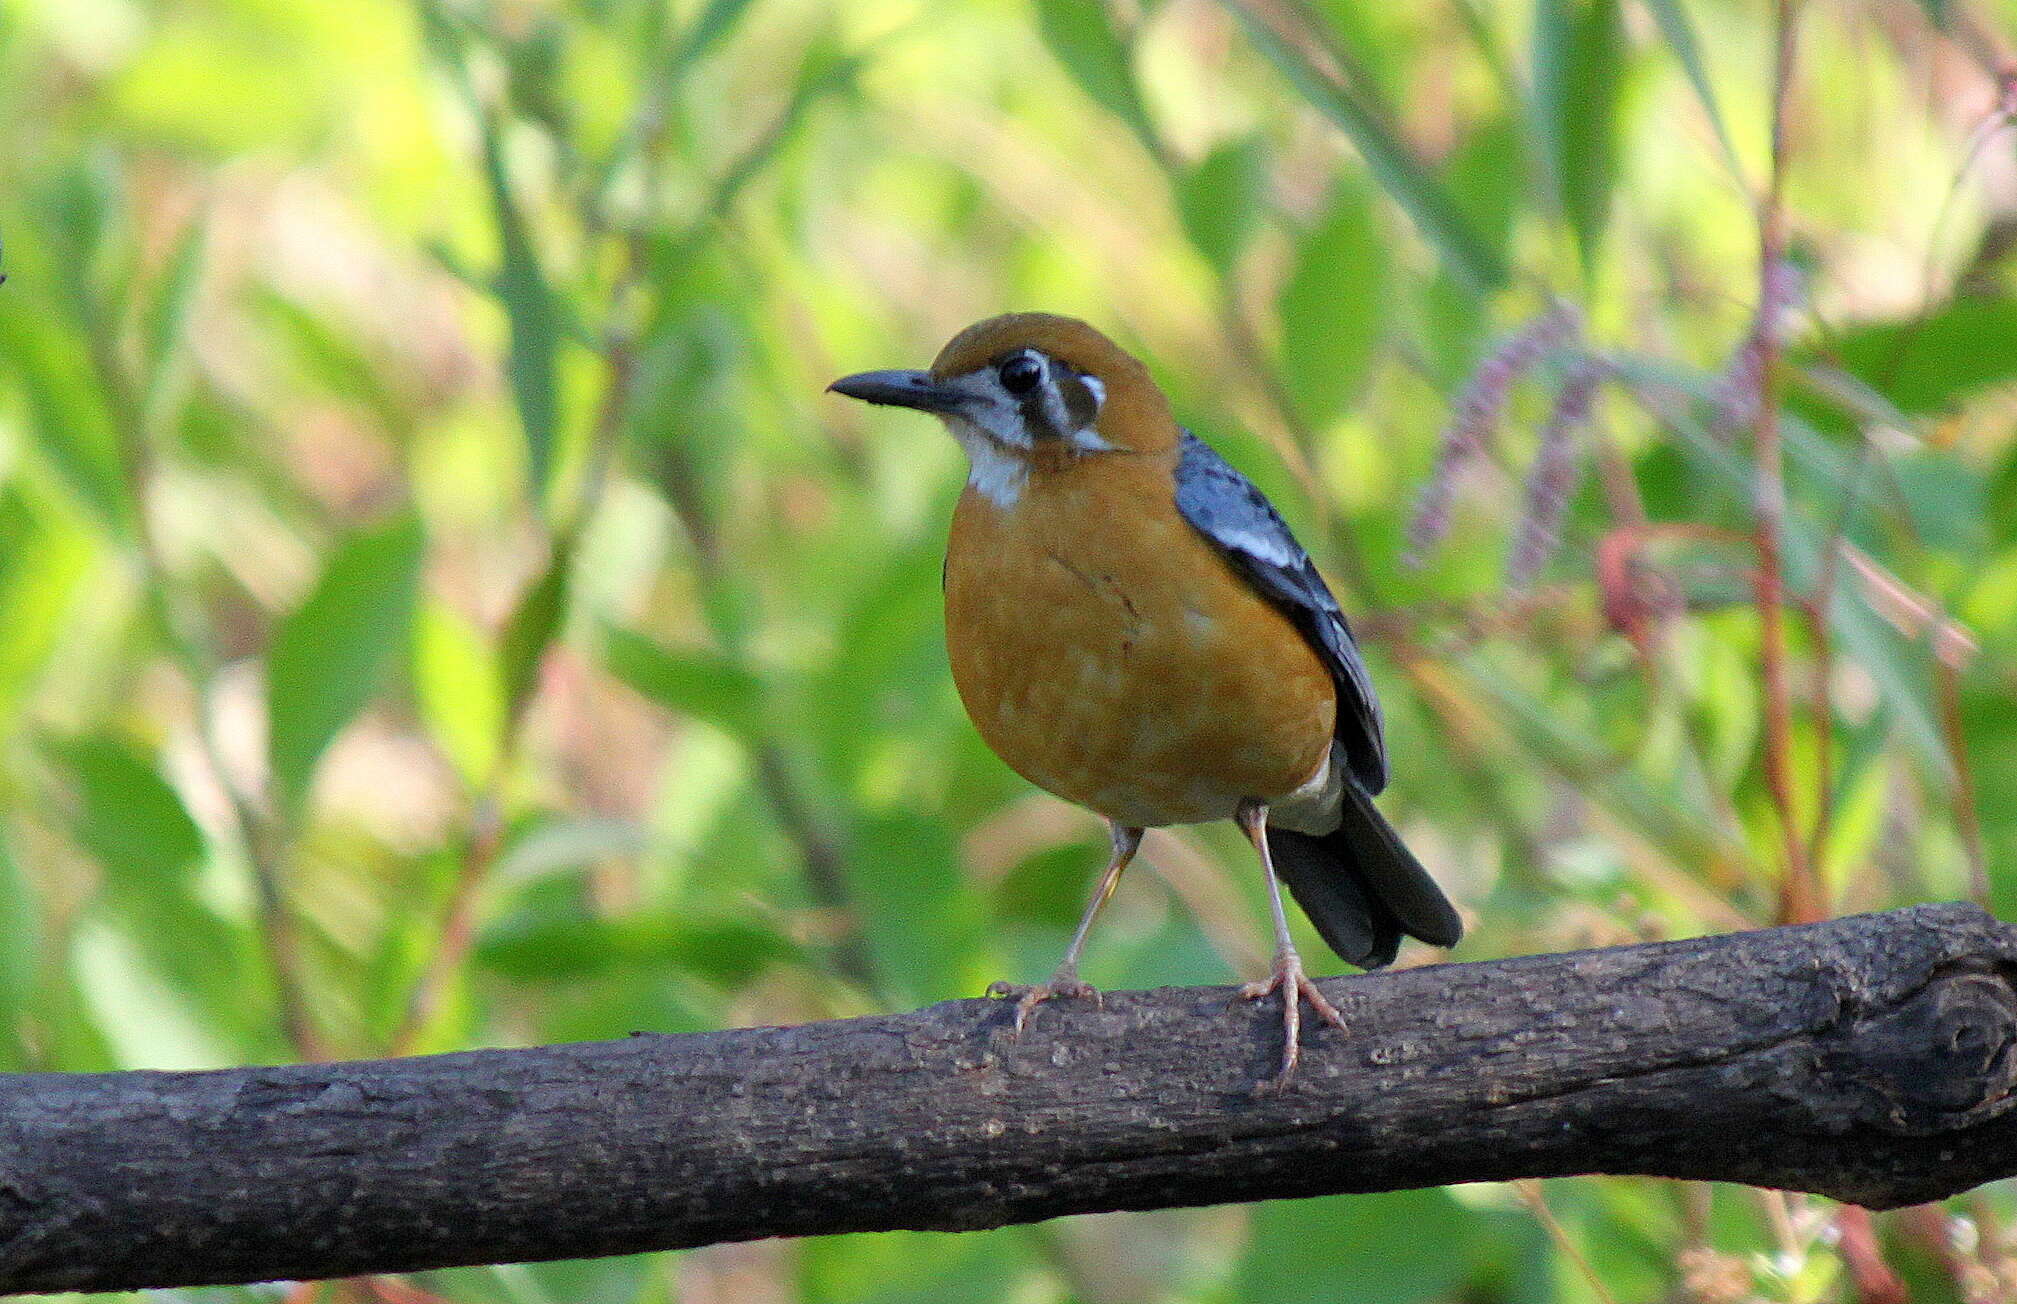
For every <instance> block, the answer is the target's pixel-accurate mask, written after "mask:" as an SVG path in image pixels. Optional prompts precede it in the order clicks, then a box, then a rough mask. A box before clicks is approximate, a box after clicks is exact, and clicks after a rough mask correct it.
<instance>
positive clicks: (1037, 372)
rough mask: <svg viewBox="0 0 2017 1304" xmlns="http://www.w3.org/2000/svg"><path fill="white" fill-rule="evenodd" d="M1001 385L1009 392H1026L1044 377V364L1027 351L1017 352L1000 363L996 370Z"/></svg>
mask: <svg viewBox="0 0 2017 1304" xmlns="http://www.w3.org/2000/svg"><path fill="white" fill-rule="evenodd" d="M996 375H997V376H999V377H1000V379H1001V387H1002V388H1003V389H1005V390H1007V391H1008V392H1009V393H1011V394H1027V393H1029V392H1030V391H1031V390H1033V389H1035V388H1036V387H1037V382H1038V381H1040V380H1042V379H1043V378H1044V365H1043V363H1041V362H1038V361H1037V360H1036V359H1035V358H1034V357H1032V356H1030V355H1029V354H1027V353H1018V354H1016V355H1015V356H1014V357H1012V358H1010V359H1008V360H1007V361H1006V362H1003V363H1002V364H1001V369H1000V370H999V371H998V372H996Z"/></svg>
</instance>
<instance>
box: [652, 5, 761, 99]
mask: <svg viewBox="0 0 2017 1304" xmlns="http://www.w3.org/2000/svg"><path fill="white" fill-rule="evenodd" d="M749 6H750V0H708V5H707V7H706V8H705V9H702V10H701V11H700V13H699V15H698V16H697V17H695V18H694V20H693V22H691V23H690V24H688V25H687V29H686V31H685V32H683V33H682V34H681V35H680V38H679V40H678V42H677V43H676V44H674V45H673V46H672V47H671V51H670V53H669V55H668V57H667V58H666V61H665V64H664V66H663V67H662V68H661V69H660V70H659V76H660V77H661V78H662V79H664V80H666V81H668V82H675V83H676V82H677V81H678V80H679V79H680V78H681V77H683V76H685V74H686V70H687V69H688V68H691V67H692V66H693V65H694V64H696V63H698V62H699V61H700V60H701V59H703V58H705V57H706V56H707V55H708V53H709V52H710V51H712V50H713V49H714V47H715V46H717V45H719V44H720V43H721V42H722V40H723V39H724V38H726V37H727V36H728V34H729V33H730V32H732V31H734V30H735V25H736V24H737V23H738V22H740V21H742V15H743V13H744V11H746V10H747V9H748V8H749Z"/></svg>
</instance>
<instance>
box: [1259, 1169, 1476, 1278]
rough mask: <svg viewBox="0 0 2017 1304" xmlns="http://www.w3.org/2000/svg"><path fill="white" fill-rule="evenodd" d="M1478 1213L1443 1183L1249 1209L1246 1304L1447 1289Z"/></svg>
mask: <svg viewBox="0 0 2017 1304" xmlns="http://www.w3.org/2000/svg"><path fill="white" fill-rule="evenodd" d="M1476 1222H1477V1215H1476V1214H1473V1213H1469V1212H1467V1211H1466V1210H1464V1209H1463V1208H1462V1207H1461V1206H1459V1205H1458V1204H1457V1202H1456V1201H1455V1200H1454V1199H1452V1198H1451V1197H1450V1194H1449V1192H1447V1191H1444V1190H1440V1189H1436V1188H1431V1189H1428V1190H1422V1191H1392V1192H1388V1193H1386V1194H1383V1195H1335V1196H1328V1197H1325V1198H1322V1199H1316V1200H1270V1201H1268V1202H1266V1203H1264V1204H1260V1205H1256V1206H1255V1208H1254V1235H1253V1241H1252V1244H1251V1245H1250V1246H1249V1248H1248V1250H1247V1253H1246V1254H1245V1256H1243V1259H1242V1267H1243V1274H1242V1280H1241V1283H1240V1286H1241V1289H1240V1292H1239V1298H1240V1299H1241V1300H1242V1301H1244V1302H1245V1304H1342V1302H1345V1301H1354V1302H1356V1301H1366V1304H1372V1302H1373V1301H1378V1304H1416V1301H1420V1300H1430V1299H1443V1298H1448V1297H1449V1294H1450V1292H1451V1291H1452V1290H1453V1289H1454V1288H1456V1287H1458V1286H1459V1285H1461V1284H1462V1283H1463V1281H1464V1279H1465V1277H1466V1276H1468V1275H1469V1273H1470V1271H1471V1260H1472V1259H1473V1257H1474V1256H1476V1255H1477V1253H1478V1249H1477V1242H1478V1239H1479V1238H1478V1230H1479V1229H1478V1227H1477V1226H1476V1225H1475V1224H1476Z"/></svg>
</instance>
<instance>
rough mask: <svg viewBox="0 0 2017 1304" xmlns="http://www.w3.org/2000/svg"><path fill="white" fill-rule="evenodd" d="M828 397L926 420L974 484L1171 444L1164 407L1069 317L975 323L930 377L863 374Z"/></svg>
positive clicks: (1122, 361)
mask: <svg viewBox="0 0 2017 1304" xmlns="http://www.w3.org/2000/svg"><path fill="white" fill-rule="evenodd" d="M829 388H831V389H833V390H836V391H838V392H839V393H842V394H846V395H847V396H849V397H850V398H858V399H862V400H864V401H866V402H869V403H887V404H892V405H895V406H897V407H910V408H917V409H919V410H921V411H925V412H934V413H937V414H938V416H939V417H940V418H941V419H943V420H944V421H945V423H946V427H947V428H948V429H949V430H951V431H952V433H953V436H954V438H956V439H958V440H959V442H960V444H961V445H962V446H963V447H964V448H965V449H966V451H967V456H968V457H969V459H971V461H972V462H973V467H974V483H975V485H976V486H977V487H981V488H983V489H984V490H985V489H986V487H987V485H988V484H989V483H994V482H1014V483H1020V482H1021V480H1022V479H1023V478H1026V477H1027V475H1028V473H1029V471H1030V469H1031V468H1033V467H1035V468H1051V467H1057V466H1061V465H1065V464H1069V463H1071V462H1076V461H1078V460H1079V459H1081V458H1085V457H1096V456H1099V455H1101V454H1109V453H1162V452H1168V451H1170V450H1172V449H1174V448H1175V447H1176V444H1177V424H1176V420H1175V418H1173V417H1172V416H1171V415H1170V405H1169V400H1168V399H1166V398H1164V397H1163V392H1162V391H1161V390H1160V389H1158V388H1156V383H1155V381H1153V380H1151V379H1150V378H1149V372H1148V368H1146V367H1144V366H1143V365H1142V364H1141V363H1140V362H1139V361H1137V360H1136V359H1135V358H1134V357H1133V356H1132V355H1130V354H1129V353H1128V352H1127V351H1126V350H1125V349H1122V348H1121V347H1120V346H1119V345H1118V344H1115V343H1114V342H1113V341H1112V340H1110V339H1108V338H1107V337H1106V336H1104V335H1102V334H1100V333H1099V332H1098V331H1096V330H1094V329H1093V328H1092V327H1090V326H1088V325H1086V324H1085V323H1084V322H1082V321H1079V320H1078V319H1077V318H1074V317H1057V316H1053V315H1051V314H1050V313H1043V312H1013V313H1007V314H1004V315H1003V316H1000V317H990V318H988V319H987V320H986V321H983V322H976V323H975V324H974V325H972V326H969V327H967V328H966V329H965V330H963V331H961V332H960V333H959V334H957V335H955V336H953V337H952V340H951V342H950V343H948V344H947V345H946V346H945V347H944V348H943V349H941V350H939V355H938V360H937V361H935V362H933V363H932V366H931V370H930V371H865V372H862V373H861V374H860V375H855V376H844V377H842V378H841V379H839V380H836V381H835V382H834V383H833V384H832V385H831V386H829Z"/></svg>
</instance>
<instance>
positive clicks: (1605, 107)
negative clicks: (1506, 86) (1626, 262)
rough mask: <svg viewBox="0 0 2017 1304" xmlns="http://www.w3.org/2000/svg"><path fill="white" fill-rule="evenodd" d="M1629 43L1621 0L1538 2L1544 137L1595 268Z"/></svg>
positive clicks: (1537, 65) (1565, 209) (1537, 101)
mask: <svg viewBox="0 0 2017 1304" xmlns="http://www.w3.org/2000/svg"><path fill="white" fill-rule="evenodd" d="M1624 43H1625V30H1624V23H1623V20H1622V18H1621V16H1620V15H1619V12H1618V4H1617V0H1540V4H1539V6H1538V7H1537V8H1536V10H1535V15H1534V107H1535V111H1536V112H1537V113H1538V114H1539V115H1540V117H1541V122H1540V124H1539V131H1538V135H1539V138H1540V140H1541V143H1542V146H1543V150H1544V155H1543V156H1544V157H1545V158H1546V160H1547V162H1548V170H1549V175H1550V177H1551V179H1552V180H1553V183H1554V187H1555V194H1556V198H1557V200H1558V202H1559V203H1560V204H1561V206H1562V216H1563V217H1564V218H1565V219H1567V221H1568V223H1569V226H1570V228H1571V229H1572V230H1574V231H1575V233H1576V243H1577V246H1578V248H1579V249H1580V250H1581V253H1582V258H1583V266H1584V268H1585V269H1586V270H1587V269H1589V268H1592V267H1594V266H1595V265H1596V261H1597V254H1598V251H1599V249H1600V247H1601V246H1602V243H1603V237H1604V228H1605V226H1606V225H1607V223H1608V219H1609V217H1610V212H1611V189H1612V186H1613V185H1614V183H1615V182H1616V180H1617V170H1618V139H1617V137H1618V124H1617V113H1618V93H1619V89H1620V86H1621V84H1622V80H1623V72H1624Z"/></svg>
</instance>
